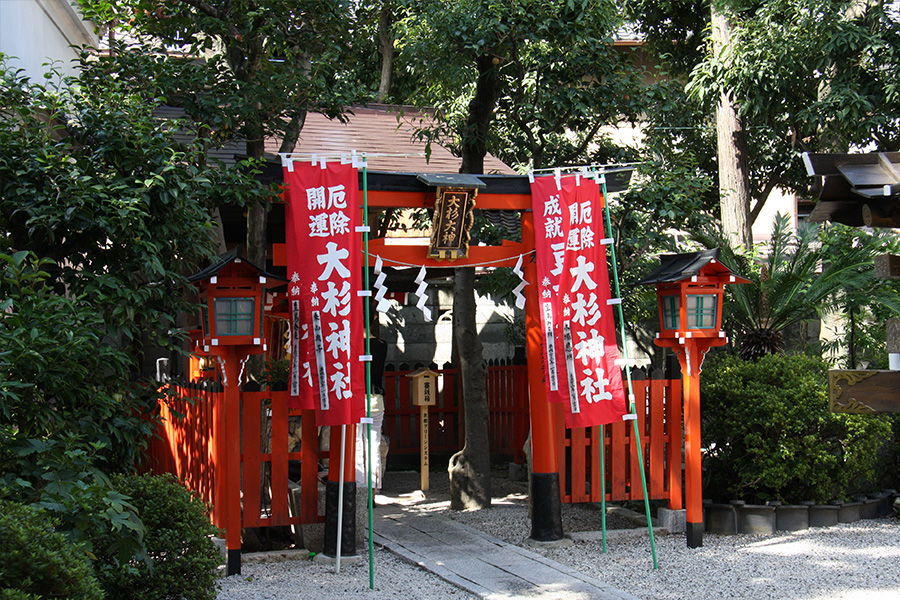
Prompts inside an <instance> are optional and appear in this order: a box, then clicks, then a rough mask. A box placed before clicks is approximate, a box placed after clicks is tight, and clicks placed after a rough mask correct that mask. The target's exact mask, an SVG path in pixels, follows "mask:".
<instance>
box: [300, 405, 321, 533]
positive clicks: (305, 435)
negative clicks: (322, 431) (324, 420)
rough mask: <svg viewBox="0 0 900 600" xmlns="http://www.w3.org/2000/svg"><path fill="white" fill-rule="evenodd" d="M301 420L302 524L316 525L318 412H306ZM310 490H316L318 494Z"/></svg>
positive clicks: (317, 519)
mask: <svg viewBox="0 0 900 600" xmlns="http://www.w3.org/2000/svg"><path fill="white" fill-rule="evenodd" d="M301 419H302V420H301V422H300V427H301V428H302V429H301V439H302V440H303V441H302V443H301V444H300V455H301V460H302V462H301V463H300V489H301V490H302V493H301V495H300V522H301V523H316V522H317V521H319V488H318V476H319V429H318V427H316V411H314V410H311V409H310V410H304V411H303V415H302V416H301ZM308 490H316V493H315V494H313V493H311V492H308Z"/></svg>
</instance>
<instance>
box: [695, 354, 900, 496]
mask: <svg viewBox="0 0 900 600" xmlns="http://www.w3.org/2000/svg"><path fill="white" fill-rule="evenodd" d="M827 369H828V365H827V364H826V363H825V362H824V361H822V360H820V359H816V358H812V357H810V356H806V355H783V354H773V355H769V356H764V357H762V358H760V359H758V360H756V361H747V360H742V359H740V358H737V357H733V356H728V355H725V354H719V355H717V356H715V357H711V358H710V360H709V361H708V362H707V363H706V364H705V365H704V370H703V374H702V375H701V382H700V388H701V403H702V415H703V420H702V423H703V443H704V446H705V448H706V449H707V452H706V457H705V459H704V497H708V498H712V499H714V500H717V501H728V500H731V499H738V500H745V501H747V502H751V503H764V502H766V501H768V500H781V501H783V502H788V503H796V502H800V501H804V500H813V501H816V502H826V501H828V500H832V499H835V498H848V497H850V496H852V495H853V494H854V493H855V492H857V491H860V488H864V487H867V486H870V485H872V483H873V481H874V476H875V472H876V469H875V466H876V461H877V454H878V448H879V447H880V446H881V445H882V444H883V443H884V441H885V440H888V439H890V437H891V430H890V423H889V419H888V418H887V417H885V416H875V415H844V414H834V413H831V412H830V411H829V409H828V389H827V379H826V372H827ZM862 491H869V490H862Z"/></svg>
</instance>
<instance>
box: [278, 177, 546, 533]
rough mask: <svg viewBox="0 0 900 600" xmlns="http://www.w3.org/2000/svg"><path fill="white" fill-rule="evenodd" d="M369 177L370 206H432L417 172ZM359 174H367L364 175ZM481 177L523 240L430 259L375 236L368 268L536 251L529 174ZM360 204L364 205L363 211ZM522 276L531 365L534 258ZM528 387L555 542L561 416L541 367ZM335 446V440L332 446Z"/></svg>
mask: <svg viewBox="0 0 900 600" xmlns="http://www.w3.org/2000/svg"><path fill="white" fill-rule="evenodd" d="M365 176H367V177H368V178H369V179H368V180H367V182H366V203H367V206H368V208H369V209H370V210H371V209H391V208H401V209H402V208H433V207H434V203H435V199H436V188H435V187H431V186H428V185H427V184H425V183H422V182H421V181H420V180H419V179H418V178H417V175H416V174H398V173H379V172H368V173H366V174H365ZM360 177H361V178H362V177H363V174H362V173H361V174H360ZM477 177H478V178H479V179H481V180H482V181H484V182H485V183H486V184H487V186H486V187H485V188H484V189H480V190H479V193H478V197H477V202H476V205H477V208H478V209H479V210H514V211H521V213H522V218H521V223H522V242H511V241H508V240H504V241H503V244H502V245H500V246H470V247H469V252H468V257H467V258H459V259H456V260H454V261H452V262H450V263H448V261H445V260H438V259H433V258H429V257H428V247H427V246H422V245H414V244H403V243H392V244H387V243H386V240H385V239H384V238H381V239H374V240H370V241H369V266H370V267H373V266H374V265H375V260H376V256H380V257H381V258H382V260H386V261H393V262H397V263H401V264H416V265H424V266H425V267H439V268H448V267H453V268H455V267H465V266H474V265H481V264H485V263H490V264H492V266H498V267H503V266H507V267H513V266H515V264H516V262H517V261H518V259H519V257H520V256H522V255H525V254H527V253H529V252H531V251H533V250H534V240H535V237H534V220H533V218H532V213H531V209H532V200H531V190H530V187H529V183H528V178H527V177H525V176H506V175H502V176H498V175H477ZM361 189H362V186H361ZM362 208H363V207H360V209H361V210H362ZM394 239H395V240H397V239H402V238H394ZM273 262H274V264H275V265H277V266H282V265H286V263H287V261H286V248H285V245H284V244H273ZM524 274H525V279H526V281H527V282H528V283H529V285H528V286H526V288H525V297H526V308H525V326H526V331H527V338H526V339H527V342H526V347H527V357H528V363H529V364H531V365H541V364H543V350H542V346H541V344H542V341H541V339H542V336H541V330H540V321H539V319H538V298H537V288H538V286H537V285H536V279H537V269H536V266H535V264H534V261H525V262H524ZM528 386H529V409H530V413H531V444H532V476H533V477H532V481H533V482H534V484H533V491H532V502H533V506H534V510H533V511H532V515H533V516H532V532H531V537H532V539H535V540H540V541H553V540H558V539H562V537H563V532H562V521H561V500H560V498H561V496H560V487H559V467H558V462H557V440H556V434H555V423H556V420H555V419H558V416H555V413H554V410H553V408H552V407H551V406H550V404H549V403H548V402H547V397H546V392H545V389H544V383H543V369H529V371H528ZM332 441H333V442H337V440H332ZM354 443H355V435H352V434H349V435H348V436H347V441H346V443H345V452H346V453H347V455H348V456H353V455H354V454H353V452H354V450H355V448H354ZM336 445H337V444H336V443H335V444H334V445H333V446H332V448H334V446H336ZM343 477H344V479H343V481H344V482H348V481H353V480H354V472H353V469H351V468H347V469H345V471H344V474H343Z"/></svg>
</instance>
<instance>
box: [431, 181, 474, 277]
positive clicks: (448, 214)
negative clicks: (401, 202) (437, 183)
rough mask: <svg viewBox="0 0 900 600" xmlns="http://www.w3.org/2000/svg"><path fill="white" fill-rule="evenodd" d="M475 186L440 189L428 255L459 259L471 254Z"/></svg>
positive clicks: (438, 257) (435, 204)
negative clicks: (470, 237) (470, 235)
mask: <svg viewBox="0 0 900 600" xmlns="http://www.w3.org/2000/svg"><path fill="white" fill-rule="evenodd" d="M477 194H478V190H476V189H468V188H438V190H437V200H436V201H435V203H434V225H433V228H432V230H431V242H430V243H429V246H428V258H437V259H449V260H456V259H457V258H465V257H467V256H468V255H469V233H470V232H471V230H472V223H473V222H474V215H473V210H474V208H475V196H476V195H477Z"/></svg>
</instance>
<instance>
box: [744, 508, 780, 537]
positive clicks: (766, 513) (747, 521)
mask: <svg viewBox="0 0 900 600" xmlns="http://www.w3.org/2000/svg"><path fill="white" fill-rule="evenodd" d="M737 517H738V533H749V534H753V535H768V534H772V533H775V507H774V506H766V505H762V504H745V505H743V506H740V507H738V508H737Z"/></svg>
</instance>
